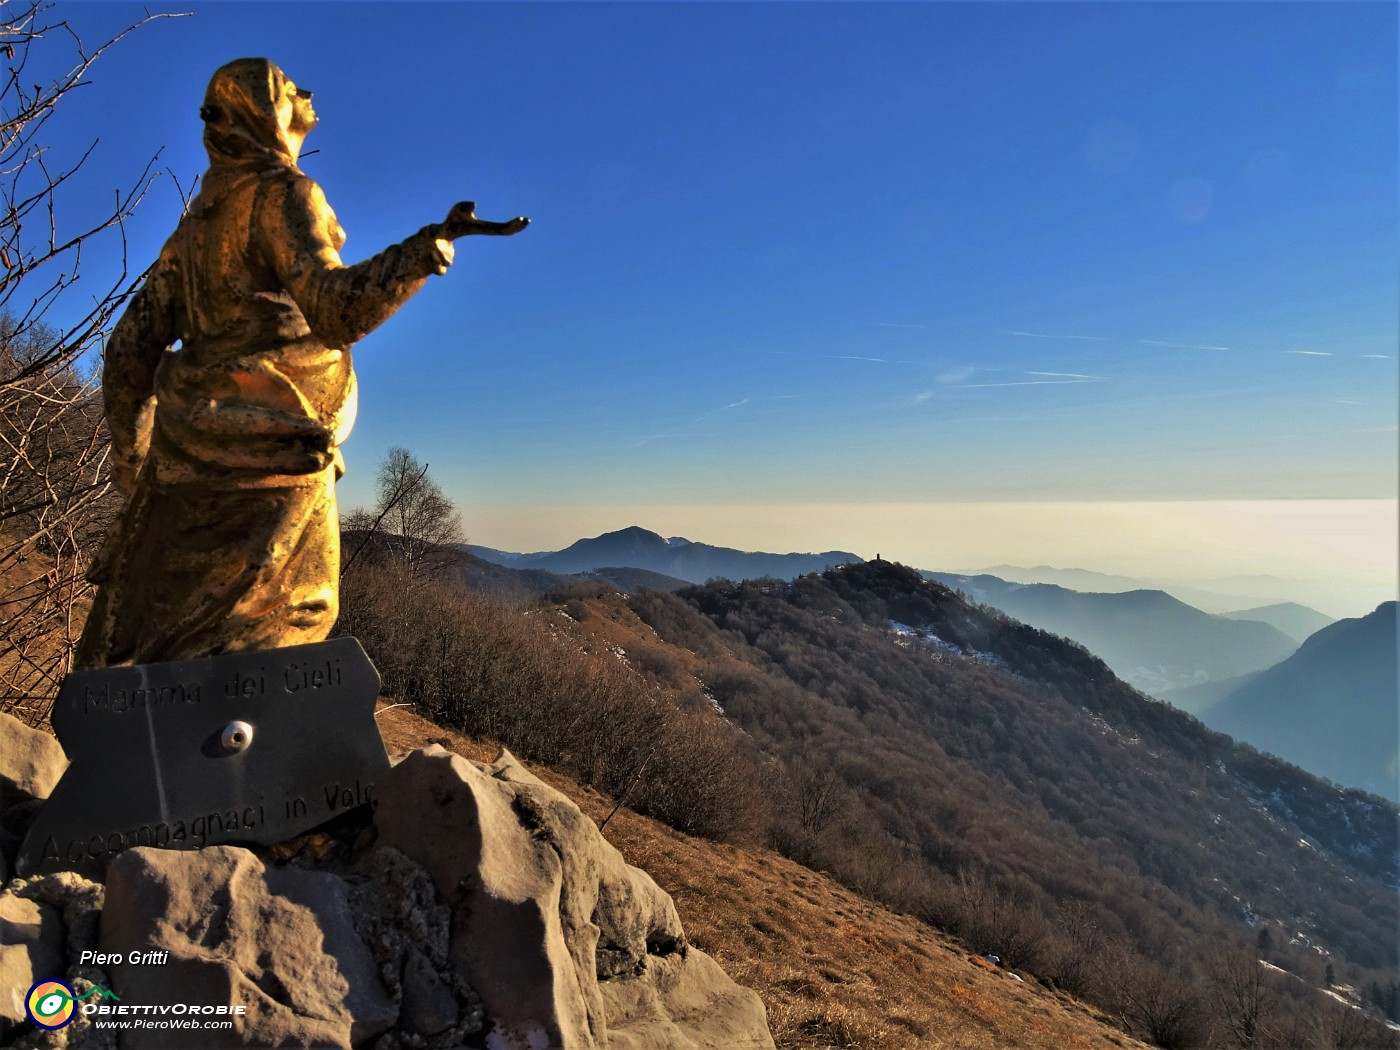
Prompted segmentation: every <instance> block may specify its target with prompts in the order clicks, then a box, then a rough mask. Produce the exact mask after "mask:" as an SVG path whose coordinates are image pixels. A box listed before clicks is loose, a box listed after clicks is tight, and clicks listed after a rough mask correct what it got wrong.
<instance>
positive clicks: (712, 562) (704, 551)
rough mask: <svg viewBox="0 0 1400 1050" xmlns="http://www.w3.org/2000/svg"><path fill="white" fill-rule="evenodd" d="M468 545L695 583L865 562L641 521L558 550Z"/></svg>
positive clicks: (547, 563) (502, 555) (478, 551)
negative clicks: (715, 538) (749, 547)
mask: <svg viewBox="0 0 1400 1050" xmlns="http://www.w3.org/2000/svg"><path fill="white" fill-rule="evenodd" d="M466 549H467V550H468V551H469V552H470V553H472V554H473V555H475V556H476V557H478V558H482V559H484V560H486V561H491V562H494V563H495V564H497V565H504V566H507V567H509V568H512V569H546V570H548V571H550V572H557V573H561V574H564V573H582V572H590V571H593V570H595V569H599V568H603V567H608V566H612V567H619V566H622V567H627V568H635V569H646V570H648V571H650V572H656V573H660V574H661V575H663V576H670V577H674V578H678V579H681V580H685V581H687V582H689V583H704V582H705V581H706V580H708V579H711V578H713V577H723V578H725V579H755V578H758V577H762V576H773V577H776V578H779V579H792V578H793V577H795V576H801V575H804V574H805V573H809V572H821V571H822V570H824V569H826V568H829V567H830V566H832V565H840V564H846V563H850V562H858V561H860V560H861V559H860V557H859V556H857V555H855V554H852V553H851V552H849V551H825V552H822V553H818V554H811V553H806V554H803V553H788V554H775V553H769V552H765V551H741V550H738V549H736V548H733V547H718V546H713V545H711V544H708V543H698V542H693V541H691V540H687V539H684V538H683V537H672V538H670V539H667V538H665V537H663V536H661V535H660V534H659V533H655V532H652V531H650V530H648V529H644V528H642V527H641V526H640V525H629V526H627V527H626V528H623V529H618V530H616V531H614V532H605V533H602V534H600V535H598V536H593V537H589V538H587V539H581V540H576V541H574V542H573V543H571V544H570V545H569V546H567V547H565V548H563V549H562V550H558V551H536V552H534V553H531V554H517V553H513V552H510V551H501V550H497V549H495V548H492V547H482V546H470V545H469V546H467V548H466Z"/></svg>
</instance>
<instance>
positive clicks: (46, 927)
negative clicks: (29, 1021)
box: [0, 893, 64, 1038]
mask: <svg viewBox="0 0 1400 1050" xmlns="http://www.w3.org/2000/svg"><path fill="white" fill-rule="evenodd" d="M63 970H64V966H63V918H62V916H61V914H60V913H59V910H58V909H57V908H54V907H52V906H51V905H48V904H42V903H40V902H39V901H33V900H28V899H26V898H24V897H20V896H17V895H16V894H14V893H0V1038H4V1036H6V1035H8V1032H9V1029H11V1028H12V1027H13V1026H14V1025H16V1024H19V1023H20V1022H22V1021H24V1020H26V1016H27V1015H26V1013H25V1008H24V999H25V995H26V994H27V993H28V992H29V989H30V986H32V985H33V984H34V982H35V981H42V980H44V979H46V978H50V977H62V976H63Z"/></svg>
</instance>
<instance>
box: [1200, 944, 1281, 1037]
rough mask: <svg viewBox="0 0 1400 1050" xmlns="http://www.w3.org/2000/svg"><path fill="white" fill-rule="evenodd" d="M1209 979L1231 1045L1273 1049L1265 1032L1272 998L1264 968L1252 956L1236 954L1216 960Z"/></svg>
mask: <svg viewBox="0 0 1400 1050" xmlns="http://www.w3.org/2000/svg"><path fill="white" fill-rule="evenodd" d="M1210 976H1211V986H1212V989H1213V990H1214V993H1215V1001H1216V1006H1217V1007H1218V1008H1219V1013H1220V1022H1221V1024H1222V1026H1223V1027H1224V1029H1225V1033H1224V1034H1225V1037H1226V1039H1228V1040H1229V1042H1230V1045H1232V1046H1237V1047H1239V1048H1240V1050H1253V1048H1255V1047H1263V1046H1273V1045H1276V1043H1275V1041H1274V1039H1273V1035H1272V1033H1271V1032H1270V1031H1269V1030H1268V1024H1269V1020H1270V1013H1271V1011H1272V1008H1273V996H1272V994H1271V992H1270V990H1269V988H1268V986H1267V985H1266V984H1265V980H1264V978H1265V970H1264V967H1263V965H1262V964H1261V962H1260V960H1259V959H1257V958H1256V957H1255V956H1254V953H1252V952H1236V953H1235V954H1233V955H1227V956H1222V957H1220V958H1218V959H1216V960H1215V961H1214V962H1213V963H1212V965H1211V968H1210Z"/></svg>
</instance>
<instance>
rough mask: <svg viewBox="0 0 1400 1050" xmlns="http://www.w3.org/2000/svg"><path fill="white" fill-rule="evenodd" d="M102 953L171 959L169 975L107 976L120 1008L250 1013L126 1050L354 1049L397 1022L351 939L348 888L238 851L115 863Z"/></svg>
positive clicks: (139, 1041) (114, 970)
mask: <svg viewBox="0 0 1400 1050" xmlns="http://www.w3.org/2000/svg"><path fill="white" fill-rule="evenodd" d="M100 947H101V950H102V951H104V952H117V953H120V954H121V955H122V957H123V958H126V957H127V956H128V954H129V953H130V952H132V951H138V952H146V951H168V952H169V953H170V954H169V960H168V962H166V963H164V964H163V965H131V964H128V963H125V962H123V963H119V964H114V965H112V966H111V968H110V972H111V974H112V982H113V987H114V989H115V990H116V991H117V992H118V994H120V995H121V996H122V999H123V1001H124V1002H128V1003H138V1004H140V1003H200V1004H208V1005H211V1006H219V1005H237V1004H241V1005H244V1006H246V1007H247V1013H246V1015H244V1016H243V1017H242V1018H240V1019H238V1020H237V1021H236V1022H235V1027H234V1029H233V1030H232V1031H213V1032H211V1031H159V1030H155V1031H152V1030H137V1031H133V1032H128V1033H126V1034H125V1035H124V1037H123V1042H122V1046H123V1048H124V1050H139V1048H140V1047H146V1046H151V1047H155V1046H159V1047H162V1048H164V1047H175V1046H189V1047H199V1048H201V1050H202V1048H205V1047H214V1046H285V1045H292V1046H334V1047H350V1046H352V1045H353V1044H360V1043H363V1042H364V1041H365V1040H368V1039H371V1038H372V1037H374V1036H376V1035H378V1034H379V1033H381V1032H383V1031H385V1030H386V1029H388V1028H390V1027H391V1026H392V1025H393V1024H394V1021H395V1019H396V1018H397V1015H398V1010H397V1007H396V1006H395V1005H394V1003H393V1001H392V1000H391V999H390V998H389V997H388V996H387V995H386V994H385V992H384V988H383V986H382V984H381V983H380V979H379V974H378V971H377V967H376V965H375V962H374V959H373V958H372V957H371V955H370V953H369V950H368V949H367V948H366V947H365V946H364V944H363V943H361V941H360V939H359V938H358V936H357V935H356V933H355V927H354V921H353V919H352V917H351V913H350V906H349V903H348V900H347V887H346V884H345V882H344V881H343V880H342V879H340V878H339V877H337V876H335V875H332V874H330V873H328V872H314V871H305V870H301V869H297V868H283V869H268V868H265V867H264V866H263V865H262V863H261V862H259V861H258V860H257V858H256V857H254V856H253V854H252V853H250V852H248V851H247V850H244V849H239V848H236V847H232V846H213V847H209V848H207V849H204V850H201V851H199V852H197V853H185V852H177V851H173V850H158V849H152V848H149V847H138V848H136V849H131V850H128V851H126V852H124V853H122V854H120V855H118V856H117V857H116V858H115V859H114V860H113V861H112V863H111V865H110V867H109V868H108V872H107V903H106V907H105V908H104V910H103V912H102V924H101V938H100Z"/></svg>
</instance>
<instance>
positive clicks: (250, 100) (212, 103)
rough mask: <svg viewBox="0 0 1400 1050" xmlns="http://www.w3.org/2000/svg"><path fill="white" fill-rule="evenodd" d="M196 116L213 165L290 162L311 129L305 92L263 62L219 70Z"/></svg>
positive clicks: (313, 116)
mask: <svg viewBox="0 0 1400 1050" xmlns="http://www.w3.org/2000/svg"><path fill="white" fill-rule="evenodd" d="M199 115H200V117H202V118H203V120H204V148H205V149H206V150H208V151H209V161H210V163H211V164H214V165H220V164H225V165H246V164H282V165H285V164H294V163H295V162H296V159H297V155H298V154H299V153H300V152H301V144H302V142H303V140H304V139H305V138H306V135H307V133H308V132H310V131H311V129H312V128H314V127H315V126H316V113H315V111H314V110H313V109H312V108H311V92H309V91H305V90H303V89H301V88H298V87H297V86H296V84H294V83H293V82H292V81H291V80H290V79H289V78H288V77H287V75H286V74H285V73H283V72H282V70H280V69H279V68H277V66H276V65H275V64H274V63H272V62H269V61H268V60H267V59H265V58H240V59H236V60H234V61H233V62H230V63H228V65H226V66H222V67H220V68H219V69H218V71H217V72H215V74H214V76H213V78H212V79H211V80H210V81H209V87H208V89H207V90H206V91H205V93H204V105H203V106H202V107H201V108H200V111H199Z"/></svg>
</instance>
